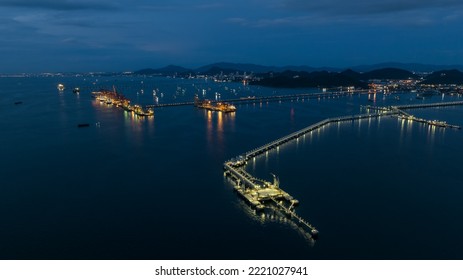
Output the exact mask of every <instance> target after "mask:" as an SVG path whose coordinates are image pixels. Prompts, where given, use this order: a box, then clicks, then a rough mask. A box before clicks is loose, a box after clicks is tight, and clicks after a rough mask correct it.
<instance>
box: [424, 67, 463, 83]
mask: <svg viewBox="0 0 463 280" xmlns="http://www.w3.org/2000/svg"><path fill="white" fill-rule="evenodd" d="M422 84H463V72H461V71H459V70H456V69H453V70H444V71H437V72H434V73H432V74H430V75H428V76H426V77H425V79H424V81H423V82H422Z"/></svg>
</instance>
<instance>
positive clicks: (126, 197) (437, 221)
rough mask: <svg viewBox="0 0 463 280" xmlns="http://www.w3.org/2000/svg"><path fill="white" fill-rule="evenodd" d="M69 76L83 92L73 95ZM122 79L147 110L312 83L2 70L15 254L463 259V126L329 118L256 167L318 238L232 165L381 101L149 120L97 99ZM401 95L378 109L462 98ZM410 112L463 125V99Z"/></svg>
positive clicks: (175, 113)
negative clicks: (293, 202)
mask: <svg viewBox="0 0 463 280" xmlns="http://www.w3.org/2000/svg"><path fill="white" fill-rule="evenodd" d="M59 82H62V83H64V84H65V85H66V86H67V88H68V89H67V90H66V91H65V92H64V93H62V94H59V93H58V91H57V90H56V85H57V83H59ZM112 85H115V86H116V87H117V88H118V89H119V90H121V91H122V92H123V93H124V94H125V95H126V96H127V97H129V98H130V99H131V100H133V102H135V103H140V104H143V105H146V104H154V103H155V102H156V97H158V100H157V101H158V102H160V103H169V102H181V101H191V100H192V99H193V96H194V94H196V93H198V94H199V95H200V97H203V96H204V98H210V99H215V98H216V96H217V98H222V99H225V98H239V97H246V96H258V95H271V94H288V93H297V92H307V91H310V90H274V89H268V88H260V87H244V86H243V85H241V84H233V83H213V82H211V81H204V80H180V79H167V78H127V77H125V78H124V77H122V78H121V77H103V78H98V79H97V78H83V77H73V78H60V79H58V78H2V79H0V116H1V118H0V128H1V138H0V149H1V150H0V151H1V153H0V155H1V158H0V174H1V176H0V179H1V181H2V182H1V184H0V224H1V225H2V230H1V231H0V258H2V259H217V258H219V259H410V258H412V259H461V258H463V253H462V252H463V241H462V239H461V236H460V235H461V234H460V233H461V232H462V230H463V224H462V223H461V221H462V220H463V204H462V203H461V201H462V199H463V189H462V186H463V176H462V175H461V166H462V159H463V147H462V143H463V132H462V131H460V130H451V129H445V130H444V129H439V128H430V127H428V126H426V125H423V124H419V123H409V122H406V121H402V120H398V119H397V118H393V117H382V118H380V119H372V120H362V121H356V122H348V123H343V124H339V125H338V124H330V125H328V126H326V127H324V128H323V129H321V130H319V131H316V132H313V133H311V134H306V135H305V136H304V137H301V138H299V140H298V141H293V142H290V143H287V144H285V145H283V146H281V147H280V148H279V149H278V150H274V151H271V152H269V153H268V154H264V155H262V156H259V157H258V158H256V159H255V160H253V161H251V162H250V163H249V164H248V165H247V167H246V168H247V170H248V171H249V172H251V173H252V174H254V175H256V176H258V177H261V178H265V179H268V180H271V175H270V173H275V174H277V175H278V176H279V178H280V182H281V185H282V187H283V189H285V190H286V191H288V192H289V193H290V194H292V195H293V196H294V197H296V198H297V199H299V201H300V202H301V203H300V205H299V206H298V207H297V212H298V213H299V214H300V215H301V216H302V217H304V218H305V219H307V220H308V221H310V222H311V223H312V224H314V225H315V226H316V227H317V228H318V229H319V231H320V239H319V240H318V241H317V242H316V243H315V244H314V245H313V246H312V245H311V244H310V243H309V242H307V240H306V239H305V238H304V237H303V235H302V234H301V233H300V232H299V231H298V230H296V229H294V228H293V227H292V226H291V225H289V224H287V223H284V222H275V221H268V219H267V220H262V219H260V218H258V217H256V216H254V215H253V214H252V212H251V211H250V210H249V209H248V207H247V206H246V205H245V204H244V203H243V202H242V201H241V199H240V198H239V197H238V196H237V195H236V194H235V193H234V192H233V191H232V185H231V184H230V182H229V181H228V180H227V179H225V178H224V177H223V170H222V163H223V162H224V161H225V160H227V159H229V158H231V157H234V156H236V155H239V154H241V153H243V152H245V151H247V150H250V149H252V148H255V147H257V146H260V145H262V144H264V143H266V142H268V141H271V140H273V139H275V138H278V137H281V136H284V135H286V134H288V133H290V132H293V131H295V130H297V129H301V128H303V127H305V126H308V125H310V124H312V123H314V122H316V121H319V120H322V119H324V118H327V117H331V116H339V115H346V114H356V113H359V112H361V109H360V105H362V104H363V105H366V104H371V103H370V102H368V101H367V97H366V96H352V97H341V98H335V99H321V100H299V101H293V102H283V103H277V102H276V103H268V104H267V103H264V104H259V103H257V104H242V105H238V106H237V107H238V110H237V112H236V113H235V114H222V113H218V112H206V111H202V110H198V109H196V108H193V107H189V106H187V107H173V108H160V109H157V110H156V112H155V118H147V119H140V118H137V117H134V116H132V115H131V114H128V113H124V112H123V111H122V110H120V109H118V108H115V107H112V106H107V105H105V104H100V102H96V101H95V100H93V99H92V98H91V96H90V92H91V91H92V90H96V89H98V88H110V87H112ZM75 86H79V87H81V89H82V91H81V93H80V94H79V95H76V94H74V93H72V92H71V90H70V89H71V88H73V87H75ZM153 90H155V93H156V96H154V95H153ZM312 91H316V90H312ZM161 93H162V95H161ZM216 93H217V94H216ZM393 97H394V95H392V96H383V95H378V96H377V99H376V102H375V103H376V104H377V105H394V104H406V103H416V102H437V101H441V100H442V99H443V101H451V100H462V98H458V97H450V96H445V97H440V96H434V97H432V98H431V99H430V100H425V101H422V100H416V99H415V98H414V95H412V94H400V100H396V99H394V98H393ZM17 101H22V102H23V103H22V104H20V105H14V102H17ZM409 112H410V113H412V114H414V115H416V116H419V117H423V118H429V119H441V120H445V121H447V122H448V123H452V124H457V125H463V119H462V115H463V106H462V107H449V108H445V109H444V108H439V109H416V110H409ZM79 123H89V124H90V127H88V128H77V124H79ZM96 124H98V125H96Z"/></svg>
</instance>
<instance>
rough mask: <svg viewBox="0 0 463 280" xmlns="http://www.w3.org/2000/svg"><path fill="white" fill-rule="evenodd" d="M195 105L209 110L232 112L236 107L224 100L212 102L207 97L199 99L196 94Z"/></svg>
mask: <svg viewBox="0 0 463 280" xmlns="http://www.w3.org/2000/svg"><path fill="white" fill-rule="evenodd" d="M195 106H196V107H198V108H202V109H206V110H209V111H220V112H224V113H232V112H235V111H236V107H235V106H234V105H233V104H230V103H226V102H215V103H213V102H212V101H210V100H208V99H204V100H199V99H198V97H197V96H195Z"/></svg>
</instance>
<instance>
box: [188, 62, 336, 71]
mask: <svg viewBox="0 0 463 280" xmlns="http://www.w3.org/2000/svg"><path fill="white" fill-rule="evenodd" d="M213 68H220V69H227V70H230V71H232V70H233V72H236V71H238V72H240V73H242V72H247V73H251V72H252V73H260V74H262V73H268V72H284V71H305V72H314V71H336V72H337V71H339V70H340V69H338V68H333V67H320V68H315V67H309V66H291V65H288V66H264V65H258V64H249V63H247V64H244V63H229V62H219V63H214V64H209V65H205V66H202V67H199V68H197V69H195V70H196V71H197V72H198V73H206V72H209V71H210V69H213Z"/></svg>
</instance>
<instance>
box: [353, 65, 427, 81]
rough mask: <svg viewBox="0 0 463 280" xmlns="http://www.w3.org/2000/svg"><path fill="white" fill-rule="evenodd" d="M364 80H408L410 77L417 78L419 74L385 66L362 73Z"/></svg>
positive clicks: (361, 76)
mask: <svg viewBox="0 0 463 280" xmlns="http://www.w3.org/2000/svg"><path fill="white" fill-rule="evenodd" d="M360 78H361V79H362V80H365V81H366V80H372V79H378V80H406V79H408V78H412V79H416V78H418V76H417V75H415V74H413V73H412V72H410V71H407V70H403V69H398V68H383V69H377V70H373V71H370V72H366V73H363V74H361V75H360Z"/></svg>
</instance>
